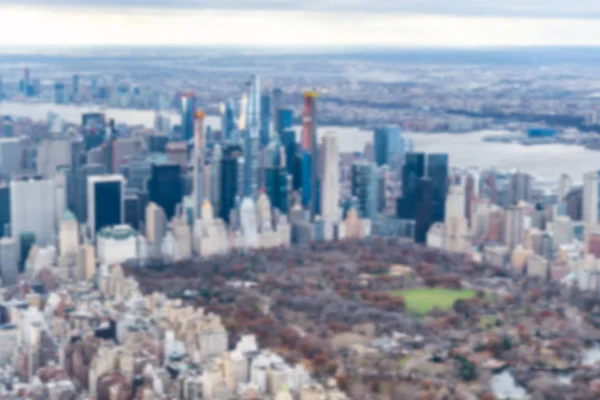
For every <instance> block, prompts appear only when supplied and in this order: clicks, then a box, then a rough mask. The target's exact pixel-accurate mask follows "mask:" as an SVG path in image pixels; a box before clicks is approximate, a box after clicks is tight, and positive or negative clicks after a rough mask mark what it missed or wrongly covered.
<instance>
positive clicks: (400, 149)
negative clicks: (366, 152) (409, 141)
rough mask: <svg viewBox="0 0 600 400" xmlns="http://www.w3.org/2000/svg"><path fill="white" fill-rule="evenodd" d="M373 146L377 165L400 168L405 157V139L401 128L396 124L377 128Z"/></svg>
mask: <svg viewBox="0 0 600 400" xmlns="http://www.w3.org/2000/svg"><path fill="white" fill-rule="evenodd" d="M373 148H374V153H375V157H374V158H375V162H376V163H377V166H382V165H389V166H390V168H392V169H396V168H398V167H399V166H400V165H401V162H402V159H403V158H404V140H403V139H402V135H401V134H400V128H398V127H396V126H384V127H380V128H375V131H374V132H373Z"/></svg>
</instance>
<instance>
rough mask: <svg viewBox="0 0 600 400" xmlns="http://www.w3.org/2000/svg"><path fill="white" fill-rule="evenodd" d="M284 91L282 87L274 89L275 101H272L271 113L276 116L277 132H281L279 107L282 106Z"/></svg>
mask: <svg viewBox="0 0 600 400" xmlns="http://www.w3.org/2000/svg"><path fill="white" fill-rule="evenodd" d="M282 96H283V91H282V90H281V89H280V88H274V89H273V101H271V115H273V118H274V123H275V124H274V125H275V131H276V132H277V133H281V131H279V129H278V127H279V109H280V108H281V107H282V105H283V104H282V99H281V97H282Z"/></svg>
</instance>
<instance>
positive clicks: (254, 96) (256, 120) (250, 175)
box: [243, 75, 261, 199]
mask: <svg viewBox="0 0 600 400" xmlns="http://www.w3.org/2000/svg"><path fill="white" fill-rule="evenodd" d="M248 86H249V89H248V108H247V115H246V119H247V121H246V122H247V123H246V131H245V135H244V143H245V146H244V160H245V172H244V188H243V190H244V196H245V197H251V198H253V199H256V198H257V197H258V173H259V171H258V161H259V140H260V138H259V133H260V115H261V112H260V109H261V107H260V106H261V101H260V78H259V77H258V76H256V75H254V76H253V77H252V79H251V81H250V82H249V83H248Z"/></svg>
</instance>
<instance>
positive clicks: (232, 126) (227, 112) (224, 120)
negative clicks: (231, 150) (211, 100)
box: [221, 99, 237, 140]
mask: <svg viewBox="0 0 600 400" xmlns="http://www.w3.org/2000/svg"><path fill="white" fill-rule="evenodd" d="M236 130H237V124H236V121H235V104H234V102H233V100H231V99H230V100H227V101H226V102H225V103H224V104H223V105H222V114H221V132H222V133H223V138H224V139H225V140H231V137H232V136H233V132H234V131H236Z"/></svg>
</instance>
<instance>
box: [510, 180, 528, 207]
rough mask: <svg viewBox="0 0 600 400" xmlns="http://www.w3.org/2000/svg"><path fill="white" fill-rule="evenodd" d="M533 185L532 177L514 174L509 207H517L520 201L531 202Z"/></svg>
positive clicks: (511, 182)
mask: <svg viewBox="0 0 600 400" xmlns="http://www.w3.org/2000/svg"><path fill="white" fill-rule="evenodd" d="M532 184H533V179H532V177H531V175H529V174H526V173H523V172H516V173H514V174H512V175H511V176H510V183H509V187H508V205H517V204H519V202H520V201H527V202H529V201H531V197H532Z"/></svg>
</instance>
